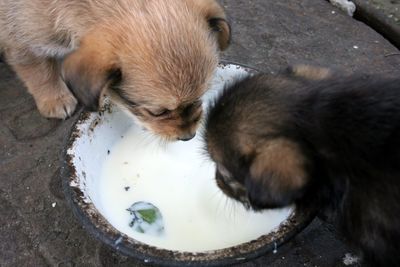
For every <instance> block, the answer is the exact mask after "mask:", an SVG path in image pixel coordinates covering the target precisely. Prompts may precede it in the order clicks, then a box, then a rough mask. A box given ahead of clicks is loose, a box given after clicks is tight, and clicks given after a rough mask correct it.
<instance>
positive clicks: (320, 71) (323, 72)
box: [290, 64, 332, 81]
mask: <svg viewBox="0 0 400 267" xmlns="http://www.w3.org/2000/svg"><path fill="white" fill-rule="evenodd" d="M290 70H291V72H292V74H293V75H294V76H297V77H301V78H305V79H307V80H311V81H318V80H324V79H327V78H329V77H331V76H332V71H331V70H330V69H328V68H322V67H316V66H312V65H305V64H298V65H294V66H292V67H291V69H290Z"/></svg>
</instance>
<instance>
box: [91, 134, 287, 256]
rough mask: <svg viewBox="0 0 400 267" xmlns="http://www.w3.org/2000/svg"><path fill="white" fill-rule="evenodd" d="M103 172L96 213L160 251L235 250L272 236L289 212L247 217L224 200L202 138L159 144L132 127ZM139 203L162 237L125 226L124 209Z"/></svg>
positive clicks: (235, 204)
mask: <svg viewBox="0 0 400 267" xmlns="http://www.w3.org/2000/svg"><path fill="white" fill-rule="evenodd" d="M102 168H103V170H102V176H101V179H100V181H99V183H98V187H99V188H98V190H99V191H98V192H99V195H100V203H99V204H100V205H97V208H98V209H99V210H100V212H101V213H102V214H103V216H104V217H105V218H106V219H107V220H108V221H109V222H110V223H111V224H112V225H113V226H114V227H115V228H116V229H118V230H119V231H121V232H123V233H125V234H127V235H128V236H130V237H132V238H134V239H136V240H139V241H141V242H143V243H146V244H149V245H153V246H156V247H160V248H165V249H170V250H178V251H187V252H201V251H208V250H215V249H222V248H227V247H231V246H235V245H238V244H240V243H243V242H247V241H251V240H254V239H257V238H258V237H260V236H261V235H264V234H267V233H269V232H271V231H273V230H274V229H275V228H276V227H278V226H279V224H280V223H281V222H282V221H284V220H285V219H286V218H287V217H288V216H289V215H290V214H291V212H292V209H291V208H285V209H281V210H267V211H264V212H258V213H256V212H252V211H247V210H246V209H245V208H244V207H243V206H242V205H241V204H240V203H238V202H236V201H234V200H232V199H229V198H228V197H226V196H225V195H224V194H223V193H222V192H221V190H220V189H219V188H218V187H217V185H216V183H215V179H214V174H215V165H214V163H213V162H211V161H210V160H209V159H208V158H207V156H206V153H205V150H204V144H203V142H202V140H201V137H196V138H194V139H192V140H191V141H189V142H175V143H168V144H165V143H164V144H162V143H160V141H159V140H156V139H155V138H154V137H152V136H151V135H149V134H148V133H146V132H144V131H143V130H142V129H141V128H139V127H138V126H133V127H132V128H131V129H130V130H129V131H128V132H127V133H125V134H124V135H123V137H121V140H120V141H119V142H117V143H116V144H115V146H114V147H113V148H111V149H110V154H109V155H108V157H107V160H106V161H105V162H104V165H103V166H102ZM139 201H145V202H149V203H152V204H153V205H155V206H156V207H158V208H159V210H160V211H161V213H162V217H163V220H164V227H165V229H164V233H163V234H162V235H160V236H152V235H147V234H142V233H138V232H136V231H134V230H133V229H132V228H131V227H130V226H129V223H130V222H131V219H132V218H131V216H130V213H129V211H127V209H128V208H129V207H130V206H131V205H132V204H133V203H135V202H139Z"/></svg>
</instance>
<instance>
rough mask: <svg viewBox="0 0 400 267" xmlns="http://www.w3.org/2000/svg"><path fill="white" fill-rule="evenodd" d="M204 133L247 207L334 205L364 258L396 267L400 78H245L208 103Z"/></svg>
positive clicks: (223, 176) (224, 185) (222, 178)
mask: <svg viewBox="0 0 400 267" xmlns="http://www.w3.org/2000/svg"><path fill="white" fill-rule="evenodd" d="M205 137H206V141H207V148H208V151H209V153H210V156H211V158H212V159H213V160H214V161H215V162H216V163H217V166H218V170H217V174H216V178H217V183H218V185H219V186H220V187H221V189H222V190H223V191H224V192H226V193H227V194H228V195H229V196H231V197H234V198H236V199H239V200H240V201H242V202H243V203H245V204H246V205H250V206H252V207H253V208H254V209H263V208H273V207H281V206H284V205H287V204H290V203H297V204H298V205H300V206H302V207H306V208H307V207H308V208H310V207H315V206H318V207H320V205H322V207H323V208H324V209H325V210H327V209H332V208H333V210H334V211H335V214H336V216H337V219H338V221H339V225H340V229H341V230H342V231H343V233H344V235H345V237H347V238H348V240H349V241H350V243H351V244H353V245H355V246H356V247H357V248H360V249H361V251H362V252H363V257H364V259H365V262H366V263H368V264H370V265H371V266H400V78H397V79H396V78H394V79H390V78H381V77H362V76H358V77H348V78H328V79H324V80H321V81H307V80H306V79H304V78H298V77H294V76H293V75H290V74H282V75H278V76H270V75H257V76H255V77H252V78H246V79H244V80H243V81H240V82H238V83H236V84H234V85H233V86H231V87H230V88H228V89H227V90H225V92H224V93H223V94H222V96H221V97H220V98H219V99H218V100H217V102H216V103H215V104H214V106H213V107H212V109H211V111H210V113H209V117H208V121H207V127H206V135H205ZM277 140H284V141H279V142H277ZM266 149H268V150H266ZM268 151H273V153H272V154H270V155H268V154H265V153H268ZM279 151H284V152H279ZM277 152H279V153H281V154H282V153H286V154H284V156H285V157H287V158H288V162H289V163H288V164H289V165H290V164H292V165H293V166H295V167H298V166H299V168H298V171H297V170H296V172H293V175H292V176H291V170H290V169H285V166H286V165H285V164H282V163H281V161H277V162H274V156H275V153H277ZM260 155H263V158H262V159H264V158H266V160H265V162H261V163H260ZM280 156H282V155H280ZM291 159H298V162H296V161H293V160H291ZM267 161H268V162H267ZM256 162H257V164H258V165H257V166H255V164H256ZM290 162H294V163H290ZM260 164H261V165H260ZM263 164H265V166H266V167H264V166H263ZM278 165H279V166H278ZM260 166H261V167H260ZM271 166H272V167H271ZM275 166H277V167H275ZM221 169H222V171H221ZM253 170H256V173H258V174H260V173H261V174H260V175H258V176H257V175H256V176H254V175H253V173H252V171H253ZM260 170H261V171H260ZM296 173H299V175H297V174H296Z"/></svg>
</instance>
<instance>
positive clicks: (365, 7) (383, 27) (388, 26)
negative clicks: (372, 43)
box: [353, 0, 400, 47]
mask: <svg viewBox="0 0 400 267" xmlns="http://www.w3.org/2000/svg"><path fill="white" fill-rule="evenodd" d="M353 2H354V3H355V4H356V6H357V11H356V13H355V18H356V19H359V20H360V21H363V22H365V23H366V24H368V25H369V26H370V27H372V28H374V29H375V30H376V31H377V32H379V33H380V34H382V35H383V36H385V38H387V39H388V40H390V41H391V42H392V43H393V44H394V45H395V46H396V47H400V0H354V1H353Z"/></svg>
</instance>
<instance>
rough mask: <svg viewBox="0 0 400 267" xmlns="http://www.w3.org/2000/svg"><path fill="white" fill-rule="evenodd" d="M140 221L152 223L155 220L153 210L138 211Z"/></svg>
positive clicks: (155, 214) (155, 216)
mask: <svg viewBox="0 0 400 267" xmlns="http://www.w3.org/2000/svg"><path fill="white" fill-rule="evenodd" d="M137 213H139V214H140V216H141V217H142V219H143V220H144V221H146V222H148V223H150V224H152V223H154V222H155V221H156V219H157V212H156V210H155V209H146V210H138V211H137Z"/></svg>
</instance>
